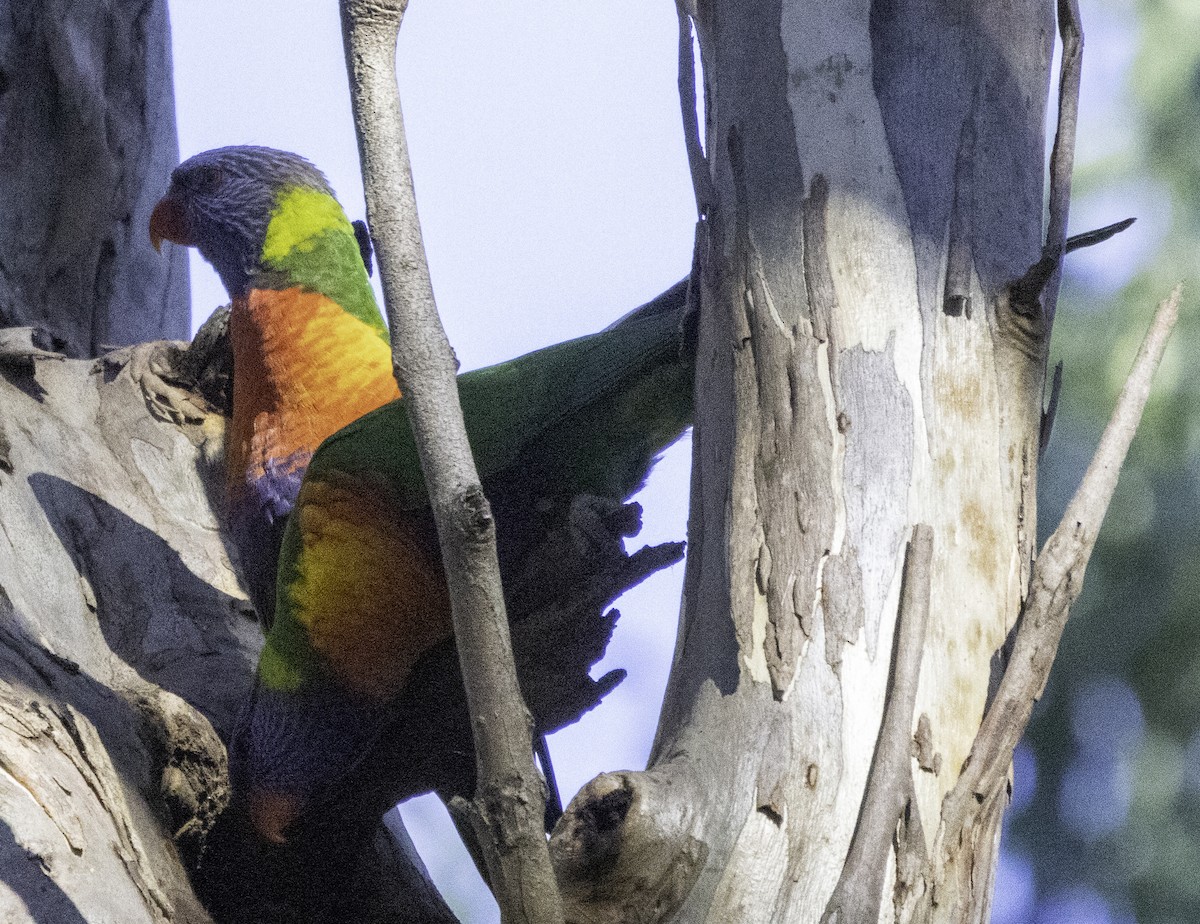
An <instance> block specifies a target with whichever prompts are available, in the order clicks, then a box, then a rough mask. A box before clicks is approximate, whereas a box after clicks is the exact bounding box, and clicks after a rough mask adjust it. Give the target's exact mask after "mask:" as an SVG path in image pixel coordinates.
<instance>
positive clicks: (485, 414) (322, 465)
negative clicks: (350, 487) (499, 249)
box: [309, 314, 692, 510]
mask: <svg viewBox="0 0 1200 924" xmlns="http://www.w3.org/2000/svg"><path fill="white" fill-rule="evenodd" d="M678 325H679V319H678V317H677V316H675V315H671V314H668V315H662V316H659V317H650V318H647V319H645V320H643V321H637V322H630V323H627V324H624V325H622V326H621V327H618V328H614V329H612V330H609V331H604V332H601V333H598V334H593V335H591V336H588V337H581V338H579V339H577V340H570V341H567V342H566V343H560V344H557V345H555V346H551V347H547V348H545V349H542V350H537V351H536V352H533V353H529V354H526V355H525V356H521V357H518V358H517V359H513V360H510V361H509V362H506V363H501V364H500V365H496V366H489V367H487V368H484V369H478V370H475V371H473V372H468V373H465V374H463V375H461V376H459V379H458V385H459V399H460V401H461V403H462V409H463V417H464V420H465V421H466V425H467V436H468V439H469V440H470V443H471V451H472V453H473V454H474V456H475V463H476V465H477V467H478V469H479V474H480V477H481V478H483V479H484V480H485V481H486V480H487V479H488V477H489V476H492V475H495V474H497V473H498V472H500V471H502V470H504V469H506V468H508V467H510V466H513V465H515V464H517V463H518V461H519V460H520V459H521V457H522V456H526V457H528V456H530V455H533V454H534V453H535V451H536V450H538V449H539V448H540V449H541V453H540V454H541V455H544V456H547V457H550V456H554V457H557V458H556V459H555V465H556V468H557V471H556V472H555V473H554V478H555V480H556V483H557V484H558V485H560V486H561V488H562V489H563V490H565V491H567V492H569V493H572V494H577V493H581V492H585V491H586V492H589V493H594V494H602V495H606V496H621V497H624V496H628V494H630V493H632V492H633V491H635V490H636V489H637V487H639V484H640V481H641V479H642V478H643V477H644V475H645V471H644V470H645V469H646V468H648V467H649V465H650V463H651V462H652V461H653V456H654V455H655V454H657V452H659V451H661V450H662V449H663V448H664V447H665V446H666V445H669V444H670V443H671V442H673V441H674V440H675V439H676V438H677V437H678V436H679V434H680V433H681V432H682V431H683V429H684V428H685V427H686V426H688V424H690V423H691V416H692V368H691V364H690V363H683V362H681V360H680V355H679V351H680V337H679V331H678ZM647 453H649V455H647ZM326 472H344V473H346V474H350V475H371V476H374V477H377V478H380V479H381V480H382V481H383V482H385V483H386V484H387V488H388V490H389V491H390V492H391V493H392V494H393V498H394V501H395V503H397V504H398V505H399V506H400V507H402V508H403V509H408V510H415V509H418V508H421V507H425V506H427V505H428V503H429V500H428V497H427V495H426V491H425V481H424V478H423V477H422V475H421V466H420V464H419V461H418V457H417V449H416V443H415V440H414V437H413V433H412V427H411V425H410V424H409V420H408V413H407V408H406V405H405V402H404V400H403V399H400V400H399V401H393V402H391V403H390V404H387V405H384V406H383V407H381V408H379V409H378V410H375V411H372V412H371V413H369V414H366V415H364V416H363V417H361V418H359V419H358V420H356V421H355V422H354V423H352V424H350V425H349V426H347V427H344V428H343V429H342V430H339V431H338V432H337V433H335V434H334V435H333V436H331V437H329V439H327V440H326V441H325V442H324V443H323V444H322V445H321V447H320V448H319V449H318V450H317V452H316V454H315V455H314V456H313V459H312V462H311V463H310V466H309V477H314V476H315V477H321V476H322V475H323V474H324V473H326Z"/></svg>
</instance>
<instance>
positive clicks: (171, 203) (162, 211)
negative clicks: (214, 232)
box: [150, 193, 195, 253]
mask: <svg viewBox="0 0 1200 924" xmlns="http://www.w3.org/2000/svg"><path fill="white" fill-rule="evenodd" d="M163 241H170V242H171V243H173V244H182V245H183V246H184V247H192V246H194V245H195V241H193V240H192V238H191V235H189V234H188V232H187V219H186V217H185V216H184V213H183V206H182V205H181V204H180V202H179V200H178V199H176V198H175V197H174V196H172V195H171V194H170V193H167V194H166V195H165V196H163V197H162V198H161V199H159V200H158V205H156V206H154V211H153V212H151V213H150V243H151V244H153V245H154V249H155V250H156V251H158V252H159V253H161V252H162V242H163Z"/></svg>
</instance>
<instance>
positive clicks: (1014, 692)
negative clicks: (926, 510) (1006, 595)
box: [934, 286, 1180, 855]
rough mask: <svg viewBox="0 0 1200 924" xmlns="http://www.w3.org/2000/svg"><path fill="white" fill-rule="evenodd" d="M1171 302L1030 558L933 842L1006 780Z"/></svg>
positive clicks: (1145, 390) (1146, 385)
mask: <svg viewBox="0 0 1200 924" xmlns="http://www.w3.org/2000/svg"><path fill="white" fill-rule="evenodd" d="M1179 297H1180V287H1179V286H1176V288H1175V291H1173V292H1172V293H1171V295H1170V296H1169V297H1168V298H1167V299H1165V300H1164V301H1163V302H1161V303H1160V304H1159V306H1158V311H1157V313H1156V314H1155V316H1154V321H1153V322H1152V323H1151V325H1150V330H1149V332H1148V333H1147V334H1146V339H1145V340H1143V341H1142V346H1141V349H1140V350H1139V351H1138V355H1137V359H1136V360H1134V364H1133V369H1132V371H1131V372H1130V374H1129V378H1128V379H1127V380H1126V382H1125V386H1124V388H1122V389H1121V395H1120V397H1119V398H1118V399H1117V406H1116V408H1115V409H1114V410H1113V414H1112V419H1111V420H1109V422H1108V426H1107V427H1106V428H1105V430H1104V434H1103V436H1101V438H1100V444H1099V446H1098V447H1097V448H1096V454H1095V456H1094V457H1093V458H1092V462H1091V464H1090V465H1089V466H1088V469H1087V472H1086V473H1085V474H1084V476H1083V480H1082V482H1081V483H1080V485H1079V489H1078V490H1077V491H1076V492H1075V496H1074V498H1072V500H1071V503H1070V504H1069V505H1068V507H1067V510H1066V513H1064V514H1063V518H1062V522H1060V523H1059V524H1058V528H1057V529H1055V531H1054V533H1053V534H1052V535H1051V536H1050V538H1049V539H1048V540H1047V541H1046V545H1045V547H1044V548H1043V549H1042V554H1041V555H1040V556H1038V560H1037V563H1036V564H1035V566H1034V569H1033V575H1032V577H1031V579H1030V589H1029V597H1028V599H1027V600H1026V601H1025V608H1024V610H1023V612H1022V614H1021V622H1020V626H1019V628H1018V630H1017V634H1016V639H1015V641H1014V644H1013V652H1012V657H1011V659H1010V661H1009V664H1008V669H1007V670H1006V671H1005V673H1004V677H1003V678H1002V679H1001V681H1000V685H999V687H998V689H997V691H996V696H995V699H994V700H993V701H992V704H991V706H990V707H989V708H988V711H987V714H986V715H985V716H984V719H983V723H982V725H981V726H980V729H979V734H978V735H977V736H976V738H975V744H974V746H973V747H972V749H971V754H970V756H969V757H968V758H967V762H966V765H965V766H964V768H963V772H962V775H961V776H960V777H959V779H958V782H957V783H956V784H955V787H954V789H953V790H951V792H950V793H949V794H948V795H947V796H946V800H945V802H944V803H943V805H942V830H941V832H940V834H939V836H940V837H941V838H944V839H949V840H953V839H954V838H957V837H958V834H959V832H960V831H962V830H963V827H964V826H965V825H966V824H967V823H968V822H969V821H970V819H971V813H972V812H974V811H976V810H977V807H978V806H979V804H980V800H983V801H986V796H987V794H988V793H990V792H992V791H993V790H994V789H995V788H996V787H997V786H999V785H1001V784H1002V783H1003V781H1004V779H1005V777H1006V776H1007V774H1008V767H1009V765H1010V764H1011V762H1012V754H1013V749H1014V748H1015V747H1016V745H1017V741H1018V740H1020V737H1021V735H1022V734H1023V733H1024V731H1025V726H1026V724H1027V723H1028V722H1029V716H1030V713H1031V712H1032V711H1033V704H1034V703H1035V702H1036V701H1037V699H1038V697H1039V696H1041V694H1042V690H1043V689H1044V688H1045V686H1046V680H1047V678H1048V677H1049V676H1050V668H1051V665H1052V664H1053V663H1054V655H1055V653H1056V652H1057V650H1058V643H1059V639H1060V638H1061V637H1062V632H1063V629H1064V628H1065V626H1066V622H1067V616H1068V613H1069V610H1070V607H1071V604H1072V603H1074V602H1075V599H1076V598H1077V597H1078V596H1079V592H1080V590H1081V589H1082V587H1083V576H1084V571H1085V570H1086V568H1087V563H1088V558H1089V557H1090V556H1091V553H1092V548H1093V547H1094V546H1095V544H1096V536H1097V534H1098V533H1099V531H1100V524H1101V523H1102V522H1103V520H1104V515H1105V512H1106V511H1107V510H1108V504H1109V501H1110V500H1111V499H1112V495H1113V491H1115V490H1116V486H1117V477H1118V475H1119V474H1120V471H1121V465H1122V463H1123V462H1124V461H1125V455H1126V453H1127V452H1128V450H1129V444H1130V442H1131V441H1132V440H1133V435H1134V433H1135V432H1136V431H1137V426H1138V423H1139V421H1140V420H1141V416H1142V410H1143V408H1144V407H1145V406H1146V400H1147V398H1148V397H1149V395H1150V382H1151V379H1152V378H1153V376H1154V372H1155V370H1156V369H1157V368H1158V364H1159V362H1160V360H1161V359H1162V355H1163V351H1164V350H1165V349H1166V346H1167V340H1168V339H1169V337H1170V335H1171V330H1172V328H1174V326H1175V321H1176V319H1177V318H1178V317H1179ZM934 853H935V855H937V854H938V851H937V850H936V849H935V852H934Z"/></svg>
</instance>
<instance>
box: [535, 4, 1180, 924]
mask: <svg viewBox="0 0 1200 924" xmlns="http://www.w3.org/2000/svg"><path fill="white" fill-rule="evenodd" d="M681 8H683V9H685V10H686V11H687V12H688V13H690V15H691V16H692V17H693V18H694V21H695V23H696V28H697V33H698V35H699V44H700V49H701V54H702V60H703V65H704V82H705V104H706V110H705V111H706V126H705V144H704V157H705V160H704V167H706V172H707V175H706V176H701V177H700V180H699V181H697V182H696V187H697V190H696V191H697V203H698V207H699V210H700V213H701V222H700V225H699V226H698V234H697V271H696V273H695V274H694V275H693V279H692V286H693V297H697V298H698V300H699V304H700V306H701V322H700V352H699V359H698V363H697V365H698V370H699V371H698V376H697V422H696V430H695V437H694V442H693V445H694V456H693V483H692V509H691V521H690V524H689V554H688V571H687V577H686V579H685V589H684V602H683V611H682V615H681V625H680V633H679V640H678V644H677V647H676V652H675V660H674V664H673V669H672V675H671V680H670V683H669V687H668V691H667V696H666V701H665V703H664V707H663V712H662V715H661V717H660V723H659V728H658V734H657V738H656V742H655V747H654V752H653V754H652V757H651V761H650V766H649V767H648V768H647V770H646V771H644V772H642V773H623V774H606V775H604V776H602V777H600V778H598V779H597V780H595V781H593V782H592V783H591V784H589V786H588V787H586V788H585V790H584V791H583V792H581V793H580V794H579V795H578V796H577V797H576V799H575V801H574V802H573V803H572V805H571V806H570V807H569V809H568V812H567V816H566V818H565V819H564V822H563V823H562V824H561V825H560V826H559V829H558V830H557V831H556V832H555V835H554V838H553V840H552V844H551V848H552V855H553V856H554V859H555V863H556V868H557V870H558V872H559V875H560V880H561V882H562V884H563V888H564V894H565V896H566V903H567V916H568V920H574V921H587V922H601V921H612V922H616V921H630V920H637V921H687V922H697V921H710V922H723V921H731V920H737V921H761V922H767V921H770V922H782V921H796V922H816V921H826V922H867V921H872V922H873V921H881V922H883V921H888V922H890V921H905V922H907V921H928V922H934V921H938V922H941V921H946V922H950V921H955V922H958V921H975V922H984V921H986V920H987V918H988V915H989V908H990V902H991V890H992V883H993V878H994V875H995V866H996V861H997V848H998V843H999V836H1000V822H1001V818H1002V815H1003V811H1004V809H1005V807H1006V805H1007V801H1008V792H1007V782H1008V780H1007V769H1008V766H1009V761H1010V760H1011V747H1012V745H1013V744H1014V743H1015V741H1016V740H1017V737H1019V734H1020V732H1021V730H1022V728H1023V723H1024V721H1025V720H1027V718H1028V711H1027V710H1026V711H1025V712H1024V713H1023V714H1022V713H1021V712H1020V710H1019V709H1015V710H1011V711H1010V712H1009V713H1008V714H1007V718H1008V720H1009V721H1010V722H1011V723H1014V727H1012V728H1007V729H1006V731H1005V733H1004V736H1003V740H1000V741H999V744H997V741H998V740H999V739H997V738H996V735H995V734H993V735H992V736H991V738H990V740H989V741H986V742H985V741H984V738H983V736H981V735H980V727H981V724H982V723H983V722H984V716H985V714H987V712H988V708H989V703H990V701H991V698H992V697H993V696H994V694H995V691H996V685H997V684H998V683H999V682H1000V680H1001V678H1002V677H1004V678H1006V681H1009V682H1010V684H1014V685H1016V686H1017V688H1018V689H1019V691H1020V692H1019V693H1015V694H1013V695H1010V696H1009V700H1010V701H1012V702H1016V703H1020V704H1022V705H1024V706H1028V704H1029V703H1031V702H1032V700H1033V698H1034V697H1036V695H1037V694H1038V692H1039V691H1040V686H1039V685H1037V684H1036V683H1034V684H1033V686H1032V687H1031V685H1030V683H1029V682H1027V681H1021V682H1020V683H1017V681H1015V680H1010V678H1011V677H1012V676H1013V675H1011V674H1006V670H1005V669H1006V666H1007V661H1008V657H1009V647H1008V641H1009V639H1010V633H1011V632H1012V631H1013V628H1014V625H1015V624H1016V622H1017V619H1018V616H1019V615H1020V614H1021V613H1022V611H1023V607H1025V606H1026V603H1027V600H1028V599H1029V594H1030V593H1031V590H1030V587H1031V575H1035V574H1036V575H1041V572H1040V571H1037V572H1035V571H1034V560H1035V552H1036V549H1035V547H1034V541H1035V536H1036V474H1037V461H1038V453H1039V438H1040V433H1041V430H1042V427H1041V423H1042V421H1041V399H1042V391H1043V383H1044V379H1045V357H1046V352H1047V339H1048V335H1049V327H1050V324H1049V321H1050V320H1051V319H1052V312H1053V308H1054V300H1055V296H1056V285H1057V276H1058V271H1059V265H1060V261H1061V257H1062V255H1063V254H1064V252H1065V250H1066V249H1067V246H1066V214H1067V205H1068V200H1069V190H1070V164H1071V160H1070V150H1071V147H1072V145H1073V138H1074V109H1073V104H1074V100H1073V98H1072V93H1073V92H1074V91H1075V90H1077V87H1078V81H1077V73H1074V72H1072V73H1070V74H1068V75H1067V76H1066V77H1064V80H1063V87H1064V93H1063V100H1062V113H1063V117H1062V119H1061V120H1060V127H1059V136H1058V144H1057V145H1056V149H1055V155H1054V161H1055V164H1056V170H1055V175H1054V177H1053V182H1052V184H1051V188H1052V192H1051V221H1050V226H1049V229H1048V231H1047V234H1046V237H1045V239H1044V240H1043V234H1042V215H1043V183H1044V178H1045V167H1044V159H1045V142H1044V135H1043V125H1044V121H1045V112H1046V101H1047V90H1048V85H1049V77H1050V60H1051V51H1052V45H1053V30H1054V21H1053V16H1052V13H1053V10H1052V8H1051V7H1050V6H1049V5H1048V4H1047V3H1045V2H1040V0H1024V2H1017V3H1007V4H971V5H965V4H964V5H920V4H918V5H913V4H903V3H888V2H873V3H872V2H867V0H861V2H851V3H846V2H800V0H754V2H726V0H707V2H705V0H698V2H696V3H694V4H691V3H684V4H681ZM1060 13H1061V14H1063V15H1064V17H1065V19H1064V21H1065V23H1066V27H1065V28H1064V34H1065V35H1066V36H1067V42H1068V46H1069V53H1068V55H1067V56H1066V59H1067V66H1068V68H1073V69H1077V67H1078V64H1079V52H1080V50H1081V48H1082V44H1081V35H1080V34H1079V33H1078V29H1077V26H1078V23H1077V14H1075V11H1074V9H1073V6H1072V5H1071V4H1069V3H1067V2H1064V3H1062V4H1060ZM683 31H684V30H681V44H680V47H681V50H685V51H686V53H690V47H691V43H690V41H688V40H687V39H686V37H685V36H684V35H683ZM687 72H688V67H687V66H686V64H685V65H684V66H681V69H680V73H681V81H680V82H681V87H683V86H684V84H686V83H687V79H686V77H687ZM686 95H687V93H686V88H685V100H686ZM688 123H689V116H688V112H687V104H686V102H685V113H684V124H685V130H686V127H687V126H688ZM697 150H698V145H697V144H695V143H694V142H693V143H690V144H689V145H688V153H689V155H690V161H691V164H692V172H693V177H694V178H695V177H697V173H698V171H697V167H696V152H697ZM1167 329H1169V326H1168V327H1167ZM1157 330H1158V333H1157V334H1156V336H1157V337H1158V340H1159V342H1161V340H1162V338H1163V337H1164V336H1165V334H1164V333H1163V332H1162V329H1161V325H1160V328H1157ZM1151 352H1153V351H1151ZM1154 362H1156V360H1153V359H1148V360H1147V361H1146V366H1145V368H1144V370H1143V372H1142V373H1139V375H1141V376H1142V378H1143V379H1144V377H1145V375H1148V374H1149V371H1148V370H1152V368H1153V365H1154ZM1126 416H1129V414H1128V413H1127V414H1126ZM1136 417H1137V413H1136V412H1133V413H1132V419H1133V421H1134V423H1136ZM1117 467H1118V468H1119V463H1117ZM1108 470H1109V471H1110V472H1111V475H1112V478H1113V480H1114V481H1115V472H1116V469H1113V468H1112V467H1111V463H1110V464H1109V468H1108ZM1092 493H1093V494H1094V493H1095V491H1093V492H1092ZM1103 508H1104V505H1103V504H1099V505H1098V506H1097V507H1096V509H1095V510H1094V511H1093V514H1094V515H1095V516H1102V515H1103ZM918 537H919V538H920V541H919V542H918ZM910 540H911V541H912V543H913V544H914V545H917V546H920V547H921V548H923V550H924V551H923V553H922V559H923V563H922V565H921V566H920V567H915V568H914V569H913V574H915V575H920V578H919V580H920V581H921V583H922V585H923V586H921V587H913V586H911V581H910V584H909V585H908V586H907V587H906V586H905V581H902V573H903V569H902V567H901V564H902V560H903V558H904V549H905V545H906V543H907V542H909V541H910ZM930 540H931V542H930ZM1089 548H1090V546H1089ZM1073 554H1074V556H1075V557H1074V558H1072V559H1071V560H1070V562H1069V563H1068V566H1067V572H1069V573H1070V575H1071V576H1070V578H1069V579H1066V578H1063V579H1064V580H1066V584H1067V586H1068V587H1070V588H1073V589H1076V588H1077V585H1078V582H1079V581H1081V580H1082V568H1083V565H1084V564H1086V552H1079V551H1077V550H1076V551H1073ZM1061 557H1062V556H1059V558H1061ZM1058 570H1059V571H1062V566H1061V565H1060V566H1059V567H1058ZM1059 577H1061V575H1059ZM912 579H915V578H912ZM1038 580H1039V581H1040V582H1042V583H1046V584H1047V585H1048V586H1051V587H1061V581H1057V579H1056V577H1055V575H1054V574H1051V575H1048V576H1040V577H1038ZM1039 586H1041V584H1039ZM902 590H903V594H902ZM913 594H916V595H917V596H916V597H913V596H912V595H913ZM1055 594H1057V596H1055ZM1051 596H1054V597H1055V607H1052V608H1051V609H1052V610H1053V612H1054V616H1053V617H1052V618H1050V619H1049V622H1051V623H1053V624H1054V625H1056V626H1057V627H1058V630H1059V631H1061V622H1060V621H1059V622H1056V621H1055V620H1061V619H1065V612H1066V605H1067V603H1069V600H1068V599H1067V598H1066V597H1065V596H1063V595H1062V592H1061V591H1056V592H1054V593H1052V594H1051ZM914 600H918V601H920V602H918V603H914V602H913V601H914ZM906 601H907V602H906ZM914 607H916V608H917V609H918V610H919V611H920V612H921V613H922V614H923V615H924V614H925V613H926V607H927V619H926V618H921V619H911V618H906V616H905V612H906V610H913V608H914ZM905 626H907V628H905ZM1041 640H1042V642H1043V644H1044V642H1045V636H1044V634H1043V636H1042V637H1041ZM1022 644H1023V642H1022V640H1021V636H1020V635H1018V638H1017V645H1018V646H1021V645H1022ZM1028 646H1029V647H1036V646H1037V640H1036V639H1030V640H1029V642H1028ZM922 648H923V655H921V656H920V657H916V656H915V655H914V653H915V652H918V651H921V650H922ZM1021 650H1023V649H1021ZM1050 660H1052V659H1049V658H1045V657H1043V658H1041V659H1040V660H1039V661H1038V663H1037V667H1038V669H1039V670H1043V671H1048V669H1049V664H1050ZM1024 673H1025V674H1026V675H1028V673H1029V672H1028V671H1025V672H1024ZM1039 679H1040V682H1042V683H1044V680H1045V676H1044V673H1043V674H1041V675H1040V677H1039ZM989 719H990V720H991V722H992V724H996V723H1000V724H1003V719H1004V717H1003V716H1001V715H1000V714H998V713H992V714H990V715H989ZM1018 725H1019V727H1017V726H1018ZM977 745H981V746H982V745H986V747H983V749H982V750H981V751H979V752H977V753H976V755H975V758H974V759H975V761H976V763H979V762H983V763H984V764H985V765H986V766H985V767H983V768H980V767H978V766H976V767H974V768H973V769H972V772H971V774H970V778H969V779H968V778H967V777H961V778H960V774H962V772H963V768H964V765H965V764H966V763H967V759H968V756H969V755H972V753H973V748H975V747H976V746H977ZM985 755H986V756H985ZM997 765H999V772H989V771H991V770H994V768H995V767H996V766H997ZM972 781H973V782H974V783H977V784H978V785H973V782H972Z"/></svg>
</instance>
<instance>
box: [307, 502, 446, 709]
mask: <svg viewBox="0 0 1200 924" xmlns="http://www.w3.org/2000/svg"><path fill="white" fill-rule="evenodd" d="M339 481H343V483H340V484H339V483H333V482H331V481H329V480H309V481H306V482H305V483H304V487H303V488H302V489H301V493H300V499H299V502H298V504H297V507H296V511H295V512H294V513H293V516H298V517H299V518H300V519H299V526H300V531H301V537H302V539H301V541H302V548H301V552H300V556H299V559H298V562H297V565H298V567H297V580H296V581H295V583H294V584H293V585H292V587H291V588H290V589H289V593H290V594H291V601H292V604H293V613H294V616H295V618H296V619H297V621H298V622H299V623H300V624H301V625H302V626H303V627H304V629H305V630H307V632H308V636H309V640H310V642H311V644H312V647H313V649H314V651H316V652H317V654H318V655H319V656H320V657H321V658H322V660H323V661H324V663H325V664H326V665H327V666H328V668H329V669H330V671H331V672H332V674H333V675H334V676H335V677H336V678H337V680H338V681H339V682H340V683H341V684H343V685H344V686H345V687H346V688H348V689H349V690H351V691H353V692H356V693H360V694H365V695H368V696H370V697H373V698H376V699H390V698H392V697H394V696H396V695H397V694H398V693H399V692H400V691H401V690H402V689H403V686H404V682H405V681H406V680H407V678H408V674H409V672H410V671H411V669H412V666H413V664H415V663H416V661H417V659H418V658H420V657H421V655H423V654H424V653H425V652H426V651H428V650H429V649H430V648H431V647H432V646H434V645H436V644H437V643H438V642H441V641H442V640H444V639H446V638H448V637H449V636H450V634H451V632H452V627H451V622H450V609H449V602H448V599H447V595H446V586H445V582H444V579H443V576H442V569H441V563H440V561H439V560H438V559H437V558H436V557H435V556H436V549H434V550H432V552H431V550H430V549H429V548H427V540H423V538H422V537H421V536H420V535H418V534H417V533H416V532H415V530H414V529H413V528H412V526H411V520H410V519H409V518H408V517H406V516H405V515H404V514H403V513H400V512H398V511H397V510H395V508H393V507H392V506H391V505H390V504H388V503H387V502H386V500H385V499H384V498H382V497H381V496H380V492H379V490H378V488H377V487H375V486H372V485H366V484H362V483H354V482H351V481H350V480H349V479H344V480H342V479H339Z"/></svg>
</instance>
